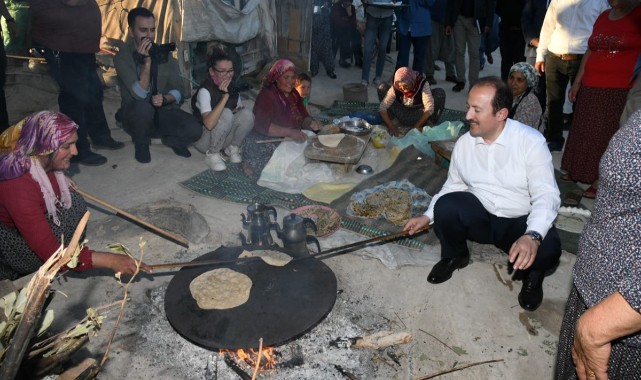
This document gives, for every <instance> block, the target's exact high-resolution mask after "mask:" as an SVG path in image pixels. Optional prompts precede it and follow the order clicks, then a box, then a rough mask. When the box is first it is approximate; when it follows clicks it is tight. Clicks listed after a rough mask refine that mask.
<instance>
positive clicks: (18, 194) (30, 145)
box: [0, 111, 151, 280]
mask: <svg viewBox="0 0 641 380" xmlns="http://www.w3.org/2000/svg"><path fill="white" fill-rule="evenodd" d="M77 129H78V125H77V124H76V123H74V122H73V120H71V119H70V118H69V117H67V116H65V115H63V114H61V113H59V112H52V111H42V112H38V113H35V114H33V115H30V116H29V117H27V118H25V119H24V120H22V121H21V122H20V123H18V124H16V125H14V126H13V127H11V128H9V129H7V130H6V131H4V132H3V133H2V135H0V279H8V280H14V279H16V278H19V277H22V276H25V275H27V274H30V273H33V272H35V271H37V270H38V269H39V268H40V266H41V265H42V264H43V263H44V262H45V261H46V260H47V259H48V258H49V257H50V256H51V255H52V254H53V253H54V252H55V251H56V250H57V249H58V248H59V247H60V241H59V239H60V237H61V236H63V237H64V239H65V241H64V244H65V245H67V244H69V242H70V241H71V238H72V236H73V234H74V232H75V230H76V227H77V225H78V223H79V222H80V219H82V217H83V215H84V214H85V211H86V209H87V206H86V204H85V202H84V199H83V198H82V197H81V196H80V195H79V194H78V193H76V192H75V191H73V189H72V188H70V186H69V181H68V180H67V178H66V177H65V176H64V174H63V171H64V170H67V169H68V168H69V165H70V160H71V158H72V157H73V156H75V155H77V154H78V150H77V149H76V141H77V140H78V133H77V132H76V130H77ZM91 268H109V269H111V270H113V271H114V272H121V273H122V274H125V275H131V274H133V273H134V272H135V270H136V263H135V262H134V261H133V260H132V259H130V258H129V257H127V256H124V255H118V254H113V253H108V252H97V251H92V250H91V249H89V248H87V247H85V248H83V249H82V251H81V252H80V257H79V263H78V266H77V267H75V268H73V269H74V270H75V271H78V272H82V271H86V270H88V269H91ZM141 269H142V270H146V271H151V270H150V268H149V267H148V266H147V265H145V264H144V263H143V264H141Z"/></svg>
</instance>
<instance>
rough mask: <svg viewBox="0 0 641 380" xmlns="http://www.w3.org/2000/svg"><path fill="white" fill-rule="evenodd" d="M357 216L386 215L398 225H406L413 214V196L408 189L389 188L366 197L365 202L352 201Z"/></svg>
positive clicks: (374, 216)
mask: <svg viewBox="0 0 641 380" xmlns="http://www.w3.org/2000/svg"><path fill="white" fill-rule="evenodd" d="M351 206H352V210H353V211H354V213H355V214H356V215H357V216H360V217H364V218H378V217H380V216H384V217H385V218H386V219H387V220H389V221H390V222H392V223H394V224H395V225H397V226H402V225H404V224H405V223H406V222H407V221H408V220H409V218H410V217H411V216H412V197H411V196H410V193H409V192H408V191H407V190H403V189H398V188H387V189H382V190H379V191H377V192H374V193H372V194H370V195H368V196H366V197H365V200H364V202H362V203H361V202H352V204H351Z"/></svg>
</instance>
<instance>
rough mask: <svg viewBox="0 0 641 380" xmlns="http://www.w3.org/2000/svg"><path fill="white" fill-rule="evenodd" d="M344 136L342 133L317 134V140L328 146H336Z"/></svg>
mask: <svg viewBox="0 0 641 380" xmlns="http://www.w3.org/2000/svg"><path fill="white" fill-rule="evenodd" d="M343 138H345V134H344V133H336V134H333V135H318V141H320V143H321V144H323V145H325V146H326V147H329V148H336V147H337V146H338V144H340V142H341V141H342V140H343Z"/></svg>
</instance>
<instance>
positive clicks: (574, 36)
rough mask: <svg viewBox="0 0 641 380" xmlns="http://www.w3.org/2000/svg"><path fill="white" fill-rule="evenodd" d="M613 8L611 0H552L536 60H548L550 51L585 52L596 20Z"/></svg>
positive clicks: (564, 52) (546, 15)
mask: <svg viewBox="0 0 641 380" xmlns="http://www.w3.org/2000/svg"><path fill="white" fill-rule="evenodd" d="M609 8H610V5H609V4H608V2H607V0H552V1H551V2H550V6H549V7H548V10H547V12H546V13H545V19H544V20H543V26H542V27H541V34H540V36H539V47H538V48H537V49H536V61H537V62H541V61H544V59H545V55H546V54H547V53H548V51H550V52H552V53H556V54H585V52H586V51H587V50H588V38H590V35H591V34H592V27H593V26H594V22H595V21H596V19H597V17H599V15H600V14H601V13H603V11H605V10H606V9H609Z"/></svg>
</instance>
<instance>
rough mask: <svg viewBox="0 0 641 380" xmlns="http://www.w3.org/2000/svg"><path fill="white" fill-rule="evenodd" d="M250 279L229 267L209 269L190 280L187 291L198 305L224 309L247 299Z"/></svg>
mask: <svg viewBox="0 0 641 380" xmlns="http://www.w3.org/2000/svg"><path fill="white" fill-rule="evenodd" d="M251 287H252V280H251V278H249V277H248V276H247V275H244V274H242V273H239V272H236V271H233V270H231V269H229V268H220V269H214V270H210V271H208V272H205V273H203V274H201V275H200V276H198V277H196V278H195V279H193V280H192V281H191V283H190V284H189V291H190V293H191V296H192V297H193V298H194V299H195V300H196V303H197V304H198V307H199V308H201V309H205V310H212V309H216V310H224V309H231V308H234V307H238V306H240V305H242V304H244V303H245V302H247V300H248V299H249V292H250V290H251Z"/></svg>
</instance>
